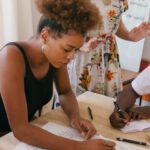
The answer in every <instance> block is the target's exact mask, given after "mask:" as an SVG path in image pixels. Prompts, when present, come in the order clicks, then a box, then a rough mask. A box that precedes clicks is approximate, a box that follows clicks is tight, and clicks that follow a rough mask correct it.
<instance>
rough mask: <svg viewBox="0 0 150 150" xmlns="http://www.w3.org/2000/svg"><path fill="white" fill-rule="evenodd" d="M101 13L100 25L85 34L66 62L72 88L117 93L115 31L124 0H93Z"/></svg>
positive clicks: (117, 75) (119, 83)
mask: <svg viewBox="0 0 150 150" xmlns="http://www.w3.org/2000/svg"><path fill="white" fill-rule="evenodd" d="M92 1H93V2H94V3H96V5H97V6H98V7H99V10H100V13H101V15H102V18H103V21H102V27H101V28H99V27H97V29H96V30H95V31H92V32H90V33H88V34H87V36H86V42H85V43H84V45H83V46H82V47H81V49H80V51H79V52H78V53H77V55H76V57H75V59H74V60H73V61H72V62H70V64H69V65H68V72H69V77H70V82H71V85H72V88H73V91H74V92H75V94H76V95H79V94H81V93H83V92H85V91H87V90H88V91H92V92H96V93H99V94H103V95H107V96H110V97H116V96H117V95H118V93H119V92H120V91H121V90H122V80H121V68H120V63H119V56H118V50H117V44H116V39H115V34H116V32H117V29H118V27H119V23H120V20H121V17H122V13H123V12H124V11H125V10H126V9H127V8H128V5H127V0H92Z"/></svg>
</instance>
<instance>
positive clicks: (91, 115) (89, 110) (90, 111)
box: [88, 107, 93, 120]
mask: <svg viewBox="0 0 150 150" xmlns="http://www.w3.org/2000/svg"><path fill="white" fill-rule="evenodd" d="M88 114H89V116H90V118H91V120H93V114H92V110H91V108H90V107H88Z"/></svg>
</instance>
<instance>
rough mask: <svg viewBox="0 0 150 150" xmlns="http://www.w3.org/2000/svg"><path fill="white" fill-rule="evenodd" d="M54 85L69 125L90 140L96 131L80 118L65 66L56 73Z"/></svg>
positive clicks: (89, 123)
mask: <svg viewBox="0 0 150 150" xmlns="http://www.w3.org/2000/svg"><path fill="white" fill-rule="evenodd" d="M55 83H56V88H57V91H58V94H59V95H60V104H61V106H62V108H63V110H64V112H65V113H66V114H67V115H68V117H69V119H70V124H71V125H72V127H74V128H76V129H78V130H79V132H80V133H81V135H83V136H85V137H86V139H89V138H91V137H92V136H93V135H94V134H95V133H96V129H95V128H94V126H93V125H92V124H91V122H90V121H88V120H86V119H83V118H82V117H81V116H80V113H79V106H78V103H77V100H76V97H75V95H74V93H73V91H72V89H71V86H70V82H69V77H68V72H67V66H64V67H63V68H61V69H59V70H58V71H57V76H56V82H55Z"/></svg>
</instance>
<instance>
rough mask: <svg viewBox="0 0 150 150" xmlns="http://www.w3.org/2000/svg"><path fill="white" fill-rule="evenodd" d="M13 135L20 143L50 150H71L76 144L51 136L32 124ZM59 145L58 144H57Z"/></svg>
mask: <svg viewBox="0 0 150 150" xmlns="http://www.w3.org/2000/svg"><path fill="white" fill-rule="evenodd" d="M14 135H15V137H16V138H17V139H19V140H20V141H23V142H25V143H28V144H31V145H34V146H37V147H40V148H44V149H51V150H62V148H63V149H65V150H70V149H71V150H73V147H74V146H75V144H76V142H75V141H73V140H68V139H65V138H62V137H59V136H56V135H54V134H51V133H49V132H47V131H45V130H43V129H41V128H39V127H36V126H34V125H32V124H28V125H25V126H23V127H20V129H17V130H16V131H14ZM58 143H59V144H58Z"/></svg>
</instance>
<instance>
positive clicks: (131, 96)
mask: <svg viewBox="0 0 150 150" xmlns="http://www.w3.org/2000/svg"><path fill="white" fill-rule="evenodd" d="M137 97H139V95H138V94H137V93H136V92H135V91H134V90H133V88H132V85H131V84H129V85H127V86H126V87H125V88H124V90H123V91H122V92H121V93H120V94H119V95H118V97H117V102H118V105H119V106H120V108H121V109H123V110H128V109H130V108H131V107H132V106H133V105H134V103H135V101H136V98H137Z"/></svg>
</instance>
